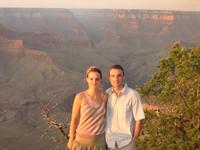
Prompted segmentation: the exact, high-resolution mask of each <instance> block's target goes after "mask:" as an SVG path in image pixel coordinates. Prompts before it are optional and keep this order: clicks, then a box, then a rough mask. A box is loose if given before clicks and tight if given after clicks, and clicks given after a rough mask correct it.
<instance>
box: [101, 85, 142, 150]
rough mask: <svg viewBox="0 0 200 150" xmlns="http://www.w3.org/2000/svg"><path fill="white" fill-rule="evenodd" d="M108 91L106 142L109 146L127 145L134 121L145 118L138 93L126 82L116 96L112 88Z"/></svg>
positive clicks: (130, 137)
mask: <svg viewBox="0 0 200 150" xmlns="http://www.w3.org/2000/svg"><path fill="white" fill-rule="evenodd" d="M106 93H108V102H107V113H106V131H105V133H106V142H107V145H108V147H109V148H115V145H116V144H117V146H118V147H119V148H121V147H123V146H126V145H128V144H129V143H130V142H131V140H132V139H133V137H132V134H133V129H134V122H135V121H137V120H141V119H144V118H145V115H144V111H143V108H142V104H141V98H140V95H139V94H138V93H137V92H136V91H135V90H133V89H131V88H129V87H128V86H127V84H125V85H124V87H123V89H122V90H121V92H120V94H119V95H118V96H117V95H116V94H115V92H114V91H113V88H112V87H111V88H109V89H107V90H106Z"/></svg>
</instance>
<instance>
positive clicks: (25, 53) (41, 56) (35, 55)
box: [0, 48, 52, 63]
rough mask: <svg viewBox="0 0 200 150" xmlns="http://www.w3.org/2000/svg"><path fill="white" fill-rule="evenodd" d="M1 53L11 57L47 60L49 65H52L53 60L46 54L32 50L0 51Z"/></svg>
mask: <svg viewBox="0 0 200 150" xmlns="http://www.w3.org/2000/svg"><path fill="white" fill-rule="evenodd" d="M0 53H3V54H7V55H11V56H29V57H33V58H35V59H38V60H46V62H48V63H52V60H51V58H50V57H49V55H48V54H47V53H46V52H43V51H39V50H32V49H8V48H6V49H0Z"/></svg>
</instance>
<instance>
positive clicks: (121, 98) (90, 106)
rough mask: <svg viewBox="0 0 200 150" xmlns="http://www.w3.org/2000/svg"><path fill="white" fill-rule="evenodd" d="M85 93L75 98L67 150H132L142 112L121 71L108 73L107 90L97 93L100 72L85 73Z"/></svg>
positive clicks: (115, 67)
mask: <svg viewBox="0 0 200 150" xmlns="http://www.w3.org/2000/svg"><path fill="white" fill-rule="evenodd" d="M86 81H87V83H88V89H87V90H85V91H82V92H80V93H78V94H77V95H76V97H75V100H74V104H73V110H72V118H71V124H70V132H69V142H68V145H67V146H68V148H69V149H71V150H106V149H109V150H136V147H135V144H136V143H137V139H138V136H139V133H140V130H141V119H144V118H145V116H144V112H143V109H142V104H141V100H140V95H139V94H138V93H137V92H136V91H135V90H133V89H131V88H129V87H128V86H127V84H126V83H125V74H124V69H123V68H122V66H120V65H114V66H112V67H111V68H110V70H109V81H110V83H111V85H112V87H111V88H109V89H107V90H106V92H104V91H103V90H102V89H101V81H102V72H101V70H100V69H98V68H97V67H90V68H89V69H88V70H87V71H86Z"/></svg>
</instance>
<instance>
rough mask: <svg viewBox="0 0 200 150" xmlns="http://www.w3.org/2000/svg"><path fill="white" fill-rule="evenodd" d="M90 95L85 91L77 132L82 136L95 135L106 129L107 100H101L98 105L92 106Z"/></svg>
mask: <svg viewBox="0 0 200 150" xmlns="http://www.w3.org/2000/svg"><path fill="white" fill-rule="evenodd" d="M90 98H91V97H90V96H89V95H86V94H85V93H83V101H82V103H81V109H80V120H79V124H78V127H77V130H76V132H77V134H78V135H82V136H95V135H99V134H102V133H104V131H105V115H106V101H105V100H103V99H102V100H101V104H99V105H98V106H92V105H91V104H90V103H89V101H90Z"/></svg>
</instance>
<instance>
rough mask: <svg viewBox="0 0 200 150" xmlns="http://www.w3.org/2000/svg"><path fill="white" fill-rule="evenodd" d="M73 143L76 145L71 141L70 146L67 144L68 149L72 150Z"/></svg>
mask: <svg viewBox="0 0 200 150" xmlns="http://www.w3.org/2000/svg"><path fill="white" fill-rule="evenodd" d="M73 143H74V142H73V141H69V142H68V144H67V148H68V149H70V150H71V149H72V146H73Z"/></svg>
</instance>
